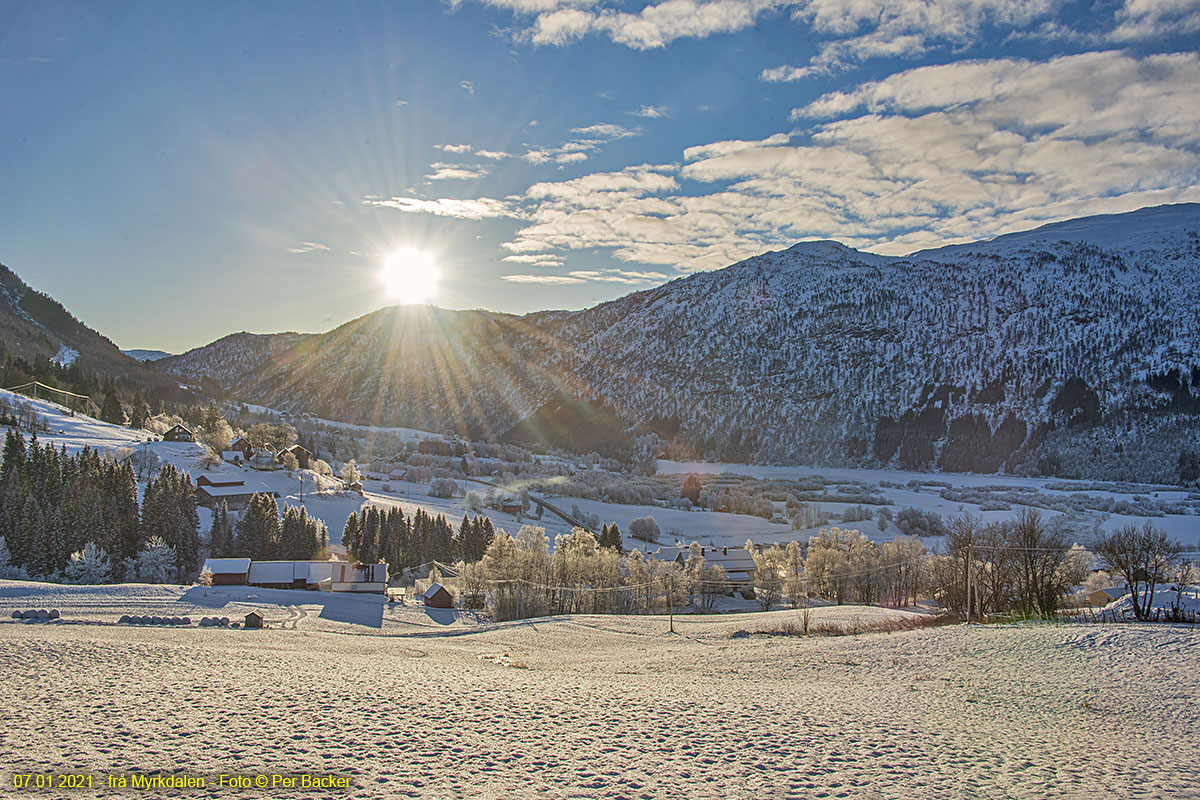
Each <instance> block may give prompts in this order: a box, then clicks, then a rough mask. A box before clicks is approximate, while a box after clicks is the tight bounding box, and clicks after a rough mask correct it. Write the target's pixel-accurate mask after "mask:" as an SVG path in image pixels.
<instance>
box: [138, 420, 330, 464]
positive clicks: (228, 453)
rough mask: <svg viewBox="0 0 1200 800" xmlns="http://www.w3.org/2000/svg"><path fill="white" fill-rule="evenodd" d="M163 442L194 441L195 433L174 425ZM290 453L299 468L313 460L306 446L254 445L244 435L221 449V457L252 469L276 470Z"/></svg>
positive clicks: (184, 427) (164, 436)
mask: <svg viewBox="0 0 1200 800" xmlns="http://www.w3.org/2000/svg"><path fill="white" fill-rule="evenodd" d="M162 439H163V441H164V442H194V441H196V434H195V433H194V432H193V431H192V430H191V429H190V428H188V427H186V426H184V425H174V426H172V427H171V429H170V430H168V431H167V432H166V433H164V434H163V436H162ZM288 453H291V455H292V457H293V458H295V459H296V464H297V466H299V467H300V469H308V468H309V466H310V465H311V464H312V461H313V454H312V452H311V451H309V450H308V449H307V448H304V447H301V446H300V445H298V444H294V445H292V446H291V447H285V448H283V449H282V450H276V449H275V448H273V447H271V446H269V445H268V446H265V447H255V446H254V445H252V444H250V442H248V441H246V437H244V436H239V437H238V438H236V439H234V440H233V442H232V443H231V444H230V445H229V448H228V449H227V450H222V451H221V458H222V459H223V460H225V461H228V462H229V463H231V464H237V465H238V466H241V465H242V464H245V465H247V466H249V467H253V468H254V469H260V470H276V469H279V468H280V467H281V466H283V461H284V456H286V455H287V454H288Z"/></svg>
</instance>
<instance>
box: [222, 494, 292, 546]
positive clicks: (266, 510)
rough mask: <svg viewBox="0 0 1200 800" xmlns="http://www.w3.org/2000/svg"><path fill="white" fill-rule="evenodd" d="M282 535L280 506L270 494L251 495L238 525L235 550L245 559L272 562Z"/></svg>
mask: <svg viewBox="0 0 1200 800" xmlns="http://www.w3.org/2000/svg"><path fill="white" fill-rule="evenodd" d="M280 534H281V530H280V523H279V504H278V503H276V502H275V498H274V497H272V496H271V495H269V494H263V493H258V494H254V495H251V497H250V502H249V503H248V504H247V505H246V511H245V512H244V513H243V515H242V519H241V521H240V522H239V523H238V525H237V535H236V538H235V548H234V549H235V550H237V554H238V555H239V556H242V557H244V558H252V559H257V560H260V561H270V560H271V559H273V558H275V553H276V551H277V549H278V547H279V537H280Z"/></svg>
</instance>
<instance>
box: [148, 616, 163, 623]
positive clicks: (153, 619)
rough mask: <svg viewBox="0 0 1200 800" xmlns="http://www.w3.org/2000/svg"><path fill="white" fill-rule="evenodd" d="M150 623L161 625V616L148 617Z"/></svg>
mask: <svg viewBox="0 0 1200 800" xmlns="http://www.w3.org/2000/svg"><path fill="white" fill-rule="evenodd" d="M150 624H151V625H162V624H163V618H162V617H150Z"/></svg>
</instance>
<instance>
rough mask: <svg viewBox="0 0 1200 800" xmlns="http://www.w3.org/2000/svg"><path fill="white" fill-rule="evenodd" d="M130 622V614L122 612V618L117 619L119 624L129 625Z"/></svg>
mask: <svg viewBox="0 0 1200 800" xmlns="http://www.w3.org/2000/svg"><path fill="white" fill-rule="evenodd" d="M129 623H130V619H129V615H128V614H122V615H121V618H120V619H119V620H117V624H118V625H128V624H129Z"/></svg>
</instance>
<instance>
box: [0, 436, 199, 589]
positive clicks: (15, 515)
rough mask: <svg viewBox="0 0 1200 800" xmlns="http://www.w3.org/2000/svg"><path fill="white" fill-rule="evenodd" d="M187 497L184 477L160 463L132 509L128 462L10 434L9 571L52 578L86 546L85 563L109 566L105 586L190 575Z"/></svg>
mask: <svg viewBox="0 0 1200 800" xmlns="http://www.w3.org/2000/svg"><path fill="white" fill-rule="evenodd" d="M194 491H195V486H194V485H193V484H192V480H191V477H190V476H188V475H187V473H184V472H180V471H179V470H177V469H176V468H175V467H174V466H173V465H170V464H167V465H164V466H163V467H162V469H160V470H159V472H158V474H157V475H156V476H154V477H151V479H150V480H149V481H148V482H147V484H146V489H145V492H144V493H143V498H142V502H141V507H140V509H139V504H138V491H137V479H136V476H135V475H134V472H133V468H132V466H131V465H130V464H129V462H128V461H125V462H117V461H114V460H110V459H103V458H101V457H100V454H99V453H97V452H96V451H95V450H92V449H91V448H87V447H85V448H84V449H83V450H81V451H80V452H78V453H76V454H74V455H68V454H67V452H66V449H65V448H64V449H62V450H55V449H54V447H53V446H52V445H49V444H47V445H44V446H43V445H42V444H41V443H40V442H39V441H38V439H37V435H36V434H34V435H32V436H31V437H30V439H29V442H28V443H26V441H25V439H24V437H22V436H21V435H20V434H17V433H16V432H14V431H13V430H11V429H10V430H9V431H8V432H7V434H6V436H5V440H4V449H3V461H2V462H0V538H2V539H4V541H5V544H6V549H7V551H8V553H9V559H10V564H9V567H10V568H12V569H16V570H20V571H21V572H22V573H23V574H26V575H29V576H32V577H36V578H43V579H46V580H51V581H55V580H60V579H62V578H63V577H64V574H65V573H64V570H66V568H67V567H68V566H69V565H71V564H72V563H75V564H78V563H79V561H80V560H81V559H77V558H73V555H74V554H80V553H84V554H85V555H86V553H87V546H88V545H89V544H91V545H93V547H92V550H91V551H90V552H91V554H92V556H93V558H95V559H96V560H97V561H98V562H103V561H107V562H108V563H109V570H108V577H109V578H111V579H113V580H137V579H139V577H140V576H141V574H142V572H147V573H153V574H154V575H158V574H159V573H161V572H162V570H163V569H168V570H169V571H170V573H171V575H170V577H171V579H174V577H176V576H182V577H187V576H190V575H192V574H194V573H195V572H196V569H197V568H198V566H199V564H198V562H199V558H200V543H199V530H198V529H199V518H198V515H197V513H196V503H195V498H194V496H193V494H194ZM148 550H153V551H155V552H154V554H153V556H152V557H147V556H145V553H146V551H148ZM167 551H169V552H167ZM164 560H165V562H166V563H165V566H164ZM139 561H140V562H142V565H143V567H144V569H142V570H140V571H139Z"/></svg>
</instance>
